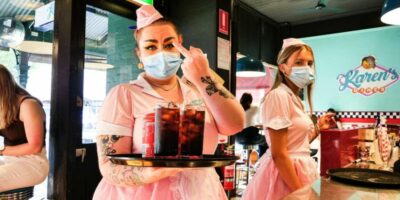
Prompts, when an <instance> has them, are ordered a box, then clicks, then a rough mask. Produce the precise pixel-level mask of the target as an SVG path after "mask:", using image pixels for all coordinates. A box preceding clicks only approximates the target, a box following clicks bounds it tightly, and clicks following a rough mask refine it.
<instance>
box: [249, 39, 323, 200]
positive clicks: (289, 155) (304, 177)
mask: <svg viewBox="0 0 400 200" xmlns="http://www.w3.org/2000/svg"><path fill="white" fill-rule="evenodd" d="M277 62H278V65H279V72H278V73H277V75H276V79H275V82H274V85H273V86H272V89H271V91H270V92H269V93H268V94H266V96H265V98H264V100H263V102H262V106H261V118H262V122H263V126H264V128H265V129H266V139H267V143H268V146H269V147H270V149H269V150H268V152H267V153H265V154H264V156H263V157H262V158H261V159H260V166H259V168H258V169H257V172H256V174H255V176H254V178H253V180H252V181H251V182H250V183H249V185H248V186H247V188H246V191H245V193H244V195H243V197H242V199H244V200H255V199H257V200H275V199H281V198H283V197H285V196H287V195H288V194H290V193H292V192H294V191H295V190H298V189H300V188H302V187H304V186H307V185H309V184H311V183H312V182H314V181H315V180H316V179H317V178H318V177H319V175H318V171H317V163H316V162H315V161H314V159H312V158H311V156H310V146H309V144H310V142H311V141H312V140H313V139H315V138H316V137H317V135H318V134H319V129H318V126H314V124H313V122H312V121H311V119H310V117H309V115H308V114H307V113H306V111H305V107H304V105H303V104H302V102H301V99H300V98H299V93H300V90H301V89H303V88H304V89H305V88H306V89H307V90H306V91H307V97H308V98H307V99H308V105H309V108H310V110H311V111H312V108H313V106H312V101H311V94H312V86H313V81H314V73H315V65H314V55H313V51H312V49H311V48H310V47H309V46H308V45H306V44H305V43H304V42H302V41H301V40H298V39H293V38H291V39H285V40H284V41H283V47H282V49H281V51H280V53H279V55H278V61H277Z"/></svg>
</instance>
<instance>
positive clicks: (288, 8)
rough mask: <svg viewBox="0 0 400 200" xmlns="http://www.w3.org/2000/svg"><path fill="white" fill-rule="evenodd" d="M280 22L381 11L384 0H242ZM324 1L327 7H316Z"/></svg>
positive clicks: (317, 19)
mask: <svg viewBox="0 0 400 200" xmlns="http://www.w3.org/2000/svg"><path fill="white" fill-rule="evenodd" d="M240 1H241V2H242V3H244V4H246V5H248V6H249V7H251V8H254V9H255V10H257V11H258V12H260V13H261V14H263V15H265V16H267V17H269V18H271V19H272V20H274V21H276V22H278V23H284V22H289V23H290V24H293V25H296V24H304V23H310V22H315V21H321V20H327V19H334V18H340V17H345V16H350V15H356V14H361V13H367V12H373V11H380V10H381V8H382V6H383V3H384V0H240ZM318 3H322V4H323V5H326V7H324V8H321V9H316V8H315V7H316V5H317V4H318Z"/></svg>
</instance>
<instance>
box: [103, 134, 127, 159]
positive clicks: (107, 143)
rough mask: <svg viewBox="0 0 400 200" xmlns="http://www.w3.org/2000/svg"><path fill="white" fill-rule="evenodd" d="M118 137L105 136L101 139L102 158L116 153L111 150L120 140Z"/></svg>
mask: <svg viewBox="0 0 400 200" xmlns="http://www.w3.org/2000/svg"><path fill="white" fill-rule="evenodd" d="M121 137H122V136H120V135H105V136H103V137H102V138H101V143H102V144H103V148H102V156H107V155H109V154H115V153H116V152H117V151H116V150H115V149H114V148H113V146H114V144H115V143H116V142H117V141H118V140H119V139H120V138H121Z"/></svg>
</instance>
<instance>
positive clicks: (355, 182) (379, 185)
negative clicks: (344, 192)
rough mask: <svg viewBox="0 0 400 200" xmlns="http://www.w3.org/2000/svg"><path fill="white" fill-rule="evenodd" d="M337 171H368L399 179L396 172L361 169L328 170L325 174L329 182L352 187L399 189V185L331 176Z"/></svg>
mask: <svg viewBox="0 0 400 200" xmlns="http://www.w3.org/2000/svg"><path fill="white" fill-rule="evenodd" d="M339 171H370V172H375V173H385V174H388V175H395V176H399V177H400V174H399V173H396V172H390V171H383V170H376V169H363V168H334V169H328V170H327V173H326V174H327V175H329V177H330V179H331V180H334V181H337V182H340V183H345V184H349V185H353V186H358V187H368V188H379V189H400V184H391V183H373V182H365V181H360V180H355V179H349V178H342V177H338V176H335V175H334V174H333V173H334V172H339Z"/></svg>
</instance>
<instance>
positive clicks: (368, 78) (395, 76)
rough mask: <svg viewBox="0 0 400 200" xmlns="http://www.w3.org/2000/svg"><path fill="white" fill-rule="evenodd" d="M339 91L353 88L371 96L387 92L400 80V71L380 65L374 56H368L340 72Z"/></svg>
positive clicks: (338, 78) (354, 91) (357, 91)
mask: <svg viewBox="0 0 400 200" xmlns="http://www.w3.org/2000/svg"><path fill="white" fill-rule="evenodd" d="M337 80H338V81H339V91H345V90H351V92H352V93H354V94H361V95H365V96H371V95H374V94H379V93H385V92H386V91H387V90H388V88H389V87H390V86H392V85H394V84H395V83H396V82H397V81H398V80H399V72H398V71H397V70H396V69H395V68H390V67H384V66H380V65H378V64H377V63H376V59H375V58H374V57H373V56H366V57H364V58H363V59H362V60H361V65H360V66H357V67H356V68H354V69H352V70H349V71H347V72H346V73H344V74H339V76H338V77H337Z"/></svg>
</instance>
